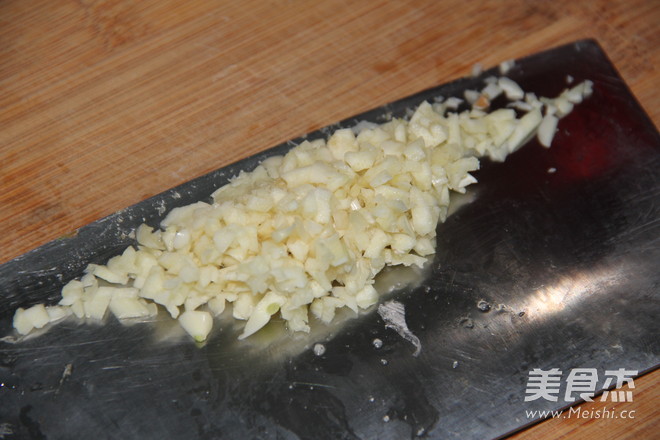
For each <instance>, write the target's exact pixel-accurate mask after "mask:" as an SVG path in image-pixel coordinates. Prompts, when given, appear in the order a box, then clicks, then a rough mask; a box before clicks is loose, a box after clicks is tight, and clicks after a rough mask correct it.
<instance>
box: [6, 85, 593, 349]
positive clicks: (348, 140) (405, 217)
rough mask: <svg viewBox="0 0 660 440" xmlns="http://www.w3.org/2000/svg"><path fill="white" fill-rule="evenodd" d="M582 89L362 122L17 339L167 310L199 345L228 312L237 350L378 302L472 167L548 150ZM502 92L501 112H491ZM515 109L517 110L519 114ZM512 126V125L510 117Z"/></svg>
mask: <svg viewBox="0 0 660 440" xmlns="http://www.w3.org/2000/svg"><path fill="white" fill-rule="evenodd" d="M591 89H592V83H591V82H590V81H585V82H582V83H580V84H577V85H575V86H574V87H572V88H569V89H566V90H565V91H564V92H563V93H561V94H560V96H559V97H557V98H554V99H548V98H537V97H536V96H535V95H534V94H531V93H524V92H523V90H522V89H521V88H520V87H519V86H518V84H516V83H515V82H514V81H512V80H511V79H509V78H507V77H499V78H496V77H490V78H488V79H486V81H485V87H484V88H483V90H480V91H477V90H468V91H466V93H465V99H466V100H467V102H468V104H470V107H471V109H470V110H465V111H463V112H461V113H457V112H456V109H457V108H458V105H459V104H460V103H462V102H463V100H462V99H457V98H450V99H447V100H444V101H442V100H439V102H435V103H429V102H423V103H422V104H421V105H420V106H419V107H418V108H417V109H416V110H415V111H414V114H412V116H411V117H410V118H409V120H404V119H392V120H391V121H389V122H387V123H384V124H380V125H376V124H370V123H363V124H359V126H358V127H355V128H354V129H340V130H337V131H335V132H334V133H333V134H332V136H330V137H329V138H328V139H327V141H325V140H315V141H312V142H307V141H305V142H303V143H302V144H300V145H298V146H296V147H294V148H293V149H291V150H290V151H289V152H288V153H286V154H285V155H284V156H275V157H270V158H268V159H266V160H264V161H263V162H262V163H261V164H260V165H259V166H257V168H256V169H254V170H253V171H250V172H242V173H240V175H238V176H236V177H235V178H234V179H233V180H232V181H231V182H230V183H229V184H227V185H226V186H223V187H222V188H220V189H218V190H217V191H216V192H215V193H213V203H212V204H208V203H203V202H197V203H194V204H192V205H189V206H184V207H180V208H175V209H173V210H172V211H171V212H170V213H169V214H168V215H167V217H166V218H165V220H163V221H162V223H161V224H160V227H161V229H158V230H154V229H152V228H151V227H149V226H147V225H144V224H143V225H141V226H140V227H139V228H138V229H137V230H136V231H135V235H136V239H137V243H138V244H137V246H135V247H133V246H131V247H128V248H126V250H125V251H124V252H123V254H121V255H118V256H115V257H113V258H111V259H110V260H109V261H108V262H107V264H106V265H96V264H90V265H88V266H87V268H86V270H85V275H84V276H82V277H81V278H80V279H78V280H73V281H70V282H69V283H68V284H66V285H65V286H64V288H63V289H62V299H61V301H60V302H59V305H56V306H44V305H43V304H40V305H36V306H33V307H31V308H28V309H23V308H20V309H18V310H17V311H16V314H15V315H14V327H15V328H16V330H17V331H18V333H20V334H22V335H26V334H28V333H30V332H31V331H32V330H33V329H34V328H42V327H44V326H45V325H47V324H48V323H50V322H54V321H58V320H60V319H63V318H65V317H66V316H68V315H70V314H73V315H75V316H77V317H78V318H88V319H94V320H102V319H103V318H104V317H105V316H106V314H107V311H108V310H110V312H111V313H112V314H113V315H114V316H116V317H117V318H118V319H120V320H123V319H134V318H149V317H152V316H155V315H156V314H157V311H158V306H157V305H160V306H162V307H163V308H164V309H165V310H167V312H168V313H169V314H170V315H171V317H172V318H174V319H178V321H179V323H180V324H181V326H182V327H183V329H185V331H186V332H188V333H189V334H190V335H191V336H192V337H193V338H194V339H195V340H197V341H203V340H205V339H206V338H207V336H208V334H209V332H210V331H211V328H212V326H213V321H214V316H217V315H219V314H220V313H222V312H223V311H224V310H225V307H226V305H227V303H229V304H231V313H232V314H233V316H234V318H236V319H239V320H244V321H246V323H245V327H244V329H243V333H242V334H241V335H240V338H241V339H242V338H245V337H248V336H250V335H252V334H253V333H255V332H256V331H258V330H259V329H260V328H262V327H263V326H264V325H266V324H267V323H268V322H269V321H270V319H271V317H272V316H273V315H275V314H277V313H279V315H280V316H281V318H282V319H283V320H284V321H285V322H286V325H287V327H288V328H289V329H290V330H291V331H304V332H306V331H309V330H310V328H309V324H308V322H309V314H310V312H311V313H312V314H313V315H314V316H316V317H317V318H318V319H319V320H321V321H323V322H325V323H329V322H330V321H331V320H332V319H333V317H334V315H335V311H336V310H337V309H338V308H342V307H348V308H349V309H351V310H353V311H355V312H356V313H357V312H358V310H359V309H366V308H368V307H370V306H372V305H374V304H375V303H377V302H378V300H379V296H378V293H377V292H376V290H375V289H374V287H373V283H374V277H375V276H376V274H378V273H379V272H380V271H381V269H383V267H385V266H386V265H401V264H402V265H406V266H409V265H417V266H422V265H423V264H424V263H425V261H426V259H427V257H428V256H429V255H431V254H433V253H434V250H435V231H436V226H437V223H438V221H444V220H445V218H446V216H447V207H448V205H449V194H450V191H456V192H459V193H463V192H465V188H466V186H468V185H470V184H472V183H475V182H476V179H475V178H474V177H473V176H472V175H471V174H470V172H472V171H474V170H477V169H478V168H479V160H478V158H479V157H484V156H487V157H489V158H491V159H492V160H496V161H502V160H504V159H505V157H506V156H507V155H508V154H510V153H512V152H514V151H516V150H517V149H518V148H520V147H521V146H522V145H523V144H524V143H525V142H527V141H528V140H529V139H530V138H532V137H533V136H535V135H536V136H538V139H539V142H540V143H541V144H542V145H544V146H549V145H550V143H551V141H552V138H553V136H554V133H555V131H556V127H557V122H558V119H559V118H560V117H562V116H564V115H566V114H568V113H569V112H570V111H571V110H572V108H573V105H574V104H577V103H580V102H581V101H582V100H583V99H584V98H585V97H587V96H589V95H590V94H591ZM503 93H504V94H505V95H506V97H507V98H508V100H509V101H510V103H509V105H508V106H507V107H506V108H502V109H499V110H495V111H492V112H489V111H488V109H489V106H490V102H491V101H492V100H493V99H494V98H496V97H497V96H498V95H501V94H503ZM514 108H515V109H516V110H517V112H516V111H514ZM519 115H521V116H519Z"/></svg>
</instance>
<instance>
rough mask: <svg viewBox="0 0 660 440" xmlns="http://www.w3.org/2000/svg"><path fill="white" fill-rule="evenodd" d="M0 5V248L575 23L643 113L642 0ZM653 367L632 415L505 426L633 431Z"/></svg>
mask: <svg viewBox="0 0 660 440" xmlns="http://www.w3.org/2000/svg"><path fill="white" fill-rule="evenodd" d="M0 20H1V21H2V26H0V42H1V44H0V188H1V189H2V190H1V191H0V225H1V226H2V234H0V263H2V262H6V261H8V260H10V259H12V258H14V257H16V256H18V255H20V254H22V253H24V252H26V251H28V250H30V249H33V248H35V247H37V246H39V245H41V244H43V243H46V242H48V241H50V240H53V239H55V238H57V237H59V236H62V235H66V234H69V233H71V232H73V231H75V229H76V228H78V227H80V226H83V225H85V224H87V223H89V222H91V221H93V220H96V219H98V218H101V217H104V216H106V215H108V214H110V213H113V212H115V211H117V210H119V209H122V208H124V207H126V206H129V205H132V204H134V203H136V202H138V201H140V200H143V199H145V198H147V197H149V196H152V195H154V194H157V193H159V192H161V191H163V190H165V189H168V188H170V187H173V186H175V185H177V184H179V183H182V182H185V181H187V180H190V179H192V178H194V177H196V176H199V175H202V174H204V173H206V172H208V171H210V170H213V169H216V168H219V167H222V166H223V165H227V164H229V163H231V162H234V161H236V160H238V159H240V158H243V157H247V156H249V155H251V154H253V153H255V152H257V151H261V150H264V149H266V148H267V147H269V146H272V145H275V144H277V143H279V142H282V141H285V140H287V139H290V138H294V137H296V136H299V135H301V134H303V133H306V132H309V131H313V130H314V129H317V128H319V127H322V126H325V125H327V124H329V123H332V122H335V121H337V120H340V119H343V118H345V117H348V116H350V115H353V114H357V113H359V112H361V111H364V110H367V109H370V108H373V107H376V106H379V105H382V104H385V103H387V102H391V101H394V100H396V99H399V98H402V97H404V96H407V95H410V94H412V93H414V92H417V91H420V90H422V89H425V88H428V87H431V86H434V85H437V84H440V83H444V82H447V81H449V80H452V79H455V78H458V77H460V76H464V75H467V74H469V73H470V71H471V69H472V67H473V66H474V65H475V64H476V63H481V64H482V65H483V66H485V67H490V66H493V65H496V64H498V63H500V62H502V61H504V60H507V59H511V58H517V57H521V56H524V55H528V54H531V53H534V52H537V51H540V50H544V49H548V48H550V47H554V46H557V45H559V44H562V43H566V42H570V41H574V40H577V39H580V38H595V39H597V40H598V42H599V43H600V44H601V45H602V47H603V48H604V50H605V51H606V52H607V53H608V55H609V56H610V57H611V59H612V61H613V63H614V65H615V66H616V67H617V68H618V69H619V71H620V73H621V75H622V77H623V78H624V80H626V82H627V83H628V85H629V86H630V88H631V90H632V92H633V93H634V94H635V95H636V97H637V98H638V99H639V101H640V102H641V104H642V106H643V107H644V108H645V109H646V111H647V112H648V114H649V115H650V117H651V119H652V120H653V121H654V122H655V124H656V126H658V121H660V99H659V98H660V96H659V95H660V92H658V87H657V77H658V76H657V73H656V66H657V65H658V61H659V59H660V50H659V49H657V48H658V47H660V32H659V31H658V26H657V23H659V22H660V5H659V4H658V3H657V2H654V1H643V0H636V1H625V2H624V1H614V2H612V1H605V0H600V1H592V2H574V1H573V2H571V1H555V2H535V1H508V0H507V1H498V2H486V1H482V2H478V1H475V2H465V1H454V0H446V1H443V2H437V1H417V2H412V1H411V2H403V1H401V2H386V1H358V2H350V3H349V2H341V1H285V0H277V1H243V2H240V3H239V2H228V1H218V2H210V1H182V0H167V1H151V0H147V1H92V0H83V1H79V2H73V1H31V2H24V1H5V2H2V3H0ZM659 380H660V379H659V374H658V373H657V372H656V373H655V374H652V375H647V376H645V377H643V378H642V379H639V380H638V381H636V383H637V384H638V388H641V389H643V390H646V391H644V392H639V393H637V394H636V398H637V400H636V402H635V403H634V404H635V405H638V406H636V408H637V414H638V418H637V419H636V420H635V423H634V424H632V423H630V421H629V420H627V421H621V420H600V421H594V420H583V421H579V420H576V419H574V420H570V421H563V420H558V421H548V422H545V423H542V424H540V425H539V426H538V427H536V428H532V430H533V431H531V432H525V433H522V434H520V435H521V436H522V437H526V436H527V437H528V438H539V436H541V435H546V436H547V438H556V437H557V436H558V434H559V433H566V435H579V436H580V437H586V436H589V435H592V436H593V438H596V437H598V438H603V436H605V437H607V436H615V435H623V436H625V435H629V436H639V435H640V434H642V435H643V433H644V432H650V429H651V428H650V427H651V426H652V423H653V422H654V420H655V419H656V418H657V416H658V410H657V402H658V393H659V391H658V390H659V386H658V381H659ZM640 391H641V390H640ZM548 427H550V428H548ZM544 430H545V431H544ZM576 430H577V431H576ZM645 430H649V431H645Z"/></svg>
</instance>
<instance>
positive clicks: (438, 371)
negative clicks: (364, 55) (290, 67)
mask: <svg viewBox="0 0 660 440" xmlns="http://www.w3.org/2000/svg"><path fill="white" fill-rule="evenodd" d="M489 73H492V72H486V73H485V74H484V75H488V74H489ZM567 74H570V75H572V76H573V77H574V78H575V80H576V81H581V80H582V79H587V78H588V79H591V80H592V81H594V83H595V92H594V95H593V96H592V97H591V98H590V99H588V100H587V101H586V102H585V103H583V104H581V105H580V106H578V107H577V108H576V109H575V111H574V112H573V113H572V114H571V115H569V116H568V117H566V118H565V119H563V120H562V121H561V123H560V129H559V132H558V134H557V136H556V139H555V143H554V146H553V148H551V149H549V150H546V149H543V148H541V147H540V146H539V145H538V144H536V142H532V143H530V145H528V146H526V147H525V148H523V149H522V150H520V151H519V152H517V153H516V154H514V155H513V156H511V157H510V158H509V159H508V160H507V162H506V163H504V164H486V165H485V166H484V167H483V169H482V170H481V171H480V172H479V173H478V178H479V180H480V183H479V184H478V185H477V186H476V187H475V191H474V192H473V193H472V197H471V198H470V200H471V201H470V203H467V204H465V205H463V206H462V207H461V208H460V209H459V210H458V211H457V212H456V213H455V214H453V215H452V216H451V217H450V218H449V219H448V221H447V222H446V223H444V224H441V225H439V226H438V236H439V239H438V249H437V254H436V255H435V258H434V260H433V262H432V264H430V266H429V267H428V268H427V269H426V270H425V271H419V272H414V271H413V272H410V271H408V272H406V271H403V272H401V271H392V272H389V273H387V274H386V275H385V276H384V277H382V279H380V280H379V286H380V288H381V289H387V288H388V286H392V285H399V286H400V285H402V284H405V283H406V282H411V284H410V285H408V286H407V287H401V288H399V289H398V290H395V291H394V292H392V293H390V294H389V296H387V297H388V298H396V299H397V300H399V301H401V302H402V303H403V304H405V306H406V319H407V322H408V325H409V327H410V329H411V330H412V331H413V333H414V334H415V335H417V336H418V337H419V339H420V341H421V344H422V351H421V354H420V355H419V356H418V357H413V356H412V352H413V347H412V346H411V345H410V344H409V343H408V342H407V341H405V340H403V339H402V338H401V337H399V336H398V335H397V334H396V333H395V332H394V331H392V330H388V329H386V328H385V327H384V323H383V321H382V320H381V318H380V317H379V316H378V315H377V314H376V313H375V311H370V312H369V313H365V314H364V315H363V316H360V317H359V318H353V317H347V318H346V319H343V320H341V322H339V323H338V324H336V325H334V326H332V327H329V328H323V327H322V326H316V327H315V332H314V333H312V335H310V336H304V337H296V338H290V337H288V336H287V335H286V334H285V333H282V332H281V331H280V330H281V329H279V328H278V327H277V323H276V325H275V326H273V328H271V329H270V331H266V332H263V333H264V334H262V335H258V336H257V337H255V338H251V339H250V340H248V341H246V342H242V343H239V342H237V341H236V336H237V334H238V332H239V330H240V329H239V328H238V327H237V326H235V325H234V324H232V323H231V322H230V321H229V320H223V322H222V323H220V324H219V325H216V330H215V331H214V333H213V334H212V336H211V339H210V341H209V342H208V343H207V344H206V345H205V346H203V347H196V346H195V345H194V344H192V343H191V342H189V341H188V340H187V339H186V338H181V337H180V335H179V334H177V332H176V326H173V325H172V324H171V323H170V322H169V321H168V320H167V319H165V318H163V319H160V318H159V319H158V320H156V322H151V323H137V324H134V325H131V326H126V325H121V324H119V323H117V322H116V321H114V320H109V321H108V322H107V323H106V325H103V326H99V325H89V324H81V323H78V322H76V321H67V322H65V323H63V324H60V325H57V326H55V327H54V328H52V329H51V330H50V331H48V332H47V333H45V334H43V335H41V336H39V337H37V338H33V339H30V340H27V341H23V342H21V343H19V344H12V343H9V342H0V384H1V385H0V428H1V429H2V431H1V432H2V438H7V439H10V438H33V439H42V438H48V439H67V438H95V439H106V438H108V439H114V438H117V439H128V438H140V439H149V438H168V439H215V438H227V439H236V438H260V439H337V438H343V439H373V438H379V439H401V438H414V437H418V436H421V437H425V438H434V439H435V438H438V439H439V438H462V439H465V438H478V439H483V438H496V437H499V436H502V435H505V434H506V433H509V432H511V431H514V430H516V429H519V428H520V427H522V426H524V425H526V424H529V423H531V422H533V420H531V419H527V417H526V416H525V410H533V409H556V408H559V407H561V406H563V405H565V403H563V402H561V399H560V401H559V402H557V403H554V402H549V401H546V400H543V399H540V400H536V401H534V402H524V401H523V399H524V396H525V385H526V378H527V375H528V372H529V370H530V369H532V368H543V369H549V368H560V369H563V370H564V371H567V370H569V369H571V368H575V367H591V368H597V369H598V371H600V372H603V371H604V370H605V369H617V368H622V367H623V368H627V369H632V370H639V371H640V373H641V372H643V371H647V370H650V369H654V368H655V367H656V366H657V365H658V363H659V358H660V357H659V356H658V353H659V348H660V347H659V344H658V339H657V335H658V333H659V330H660V329H659V326H658V320H657V317H658V316H659V315H660V304H659V301H658V285H659V282H660V276H659V275H658V271H657V268H658V267H659V266H660V247H659V245H658V238H659V237H660V223H658V218H660V196H659V194H660V175H659V171H658V170H660V142H659V140H660V139H659V136H658V132H657V130H656V128H655V127H654V126H653V124H652V123H651V122H650V120H649V119H648V118H647V117H646V115H645V114H644V112H643V111H642V109H641V108H640V107H639V105H638V104H637V103H636V101H635V99H634V98H633V97H632V96H631V94H630V92H629V91H628V89H627V88H626V86H625V84H624V83H623V81H622V80H621V79H620V78H619V76H618V75H617V73H616V72H615V70H614V69H613V67H612V66H611V65H610V63H609V62H608V60H607V59H606V57H605V55H604V54H603V53H602V52H601V50H600V48H599V47H598V46H597V45H596V44H595V43H594V42H591V41H582V42H577V43H575V44H573V45H569V46H565V47H562V48H558V49H555V50H552V51H549V52H545V53H542V54H538V55H534V56H532V57H529V58H526V59H524V60H521V61H519V62H518V65H517V67H516V68H514V70H513V71H512V72H510V74H509V75H510V76H511V77H512V78H514V79H515V80H517V81H518V82H519V83H520V84H521V85H522V86H523V88H525V90H530V91H534V92H536V93H537V94H539V95H549V96H553V95H556V94H557V93H559V92H560V91H561V90H562V89H563V88H564V87H565V77H566V75H567ZM482 79H483V76H482V78H477V79H473V78H468V79H463V80H460V81H457V82H454V83H451V84H448V85H445V86H441V87H439V88H437V89H434V90H429V91H425V92H422V93H420V94H418V95H415V96H412V97H410V98H408V99H405V100H402V101H400V102H397V103H393V104H391V105H388V106H386V107H383V108H379V109H376V110H374V111H372V112H369V113H367V114H365V115H360V116H358V117H357V118H351V119H349V120H346V121H343V122H342V123H341V124H339V125H342V126H347V125H352V124H354V123H355V121H356V120H362V119H366V120H376V121H377V120H380V119H381V118H382V117H383V115H386V114H389V113H393V114H395V115H402V114H404V113H405V109H406V108H410V107H411V106H414V105H416V104H418V103H419V102H420V101H421V100H423V99H430V98H431V97H433V96H437V95H444V96H461V95H462V91H463V90H464V89H466V88H471V87H477V84H481V80H482ZM334 127H336V126H334ZM327 132H328V130H322V131H321V132H317V133H314V134H312V135H310V136H313V137H315V136H320V135H323V133H327ZM298 141H299V140H298ZM290 146H291V143H289V144H286V145H281V146H279V147H276V148H275V149H273V150H269V151H267V152H265V153H263V154H262V155H259V156H257V157H253V158H250V159H248V160H245V161H242V162H239V163H237V164H234V165H232V166H229V167H227V168H225V169H222V170H219V171H217V172H215V173H211V174H210V175H208V176H204V177H202V178H200V179H198V180H196V181H193V182H190V183H187V184H184V185H182V186H181V187H178V188H175V189H173V190H171V191H169V192H166V193H164V194H161V195H159V196H156V197H154V198H153V199H150V200H147V201H144V202H142V203H140V204H138V205H136V206H134V207H131V208H128V209H126V210H124V211H122V212H120V213H117V214H115V215H113V216H111V217H109V218H107V219H104V220H101V221H99V222H97V223H94V224H92V225H90V226H88V227H86V228H83V229H81V230H80V231H79V233H78V235H77V236H76V237H73V238H69V239H64V240H60V241H57V242H54V243H51V244H48V245H46V246H44V247H42V248H39V249H37V250H35V251H33V252H31V253H28V254H26V255H25V256H23V257H21V258H18V259H16V260H14V261H11V262H9V263H7V264H5V265H3V266H2V267H0V291H1V292H2V293H1V296H0V334H1V335H8V334H11V329H10V327H11V317H12V314H13V311H14V310H15V309H16V307H18V306H26V305H30V304H33V303H35V302H43V301H50V302H54V301H57V298H58V290H59V288H60V286H61V285H62V283H63V282H66V281H67V280H68V279H70V278H72V277H74V276H78V275H80V272H81V270H82V268H83V267H84V266H85V265H86V264H87V263H88V262H90V261H92V262H103V261H105V259H107V258H108V257H109V256H110V255H112V254H114V253H116V252H117V251H118V250H121V249H123V248H124V247H125V246H126V245H128V244H130V243H131V240H130V238H129V237H128V233H129V232H130V231H131V229H132V228H134V227H135V226H137V225H138V224H139V223H141V222H142V221H147V222H148V223H150V224H152V225H156V224H157V223H158V221H159V219H160V218H162V217H163V214H164V210H165V209H167V210H169V209H170V208H172V207H174V206H176V205H182V204H187V203H190V202H192V201H194V200H197V199H203V198H206V197H208V195H209V194H210V193H211V192H212V190H213V189H214V188H216V187H218V186H219V185H222V184H223V183H225V182H226V180H227V178H229V177H231V176H232V175H234V174H235V173H236V172H237V170H240V169H250V168H252V167H254V166H255V165H256V164H257V163H258V162H259V161H260V160H261V159H262V158H263V157H265V156H268V155H271V154H275V153H281V152H283V151H285V150H286V149H288V148H290ZM550 168H556V172H554V173H549V172H548V169H550ZM177 193H178V195H180V196H181V197H180V198H178V195H177ZM480 300H485V301H487V302H488V304H490V305H491V308H490V309H489V310H487V311H482V310H480V309H479V308H478V307H477V304H478V302H479V301H480ZM498 305H503V307H501V306H500V307H498ZM161 316H162V315H161ZM376 338H378V339H381V340H382V342H383V345H382V347H381V348H376V347H375V346H374V344H373V340H374V339H376ZM317 342H322V343H323V344H324V346H325V348H326V351H325V354H323V355H321V356H317V355H315V354H314V353H313V350H311V347H312V346H313V345H314V344H315V343H317ZM599 385H600V384H599ZM562 390H563V389H562Z"/></svg>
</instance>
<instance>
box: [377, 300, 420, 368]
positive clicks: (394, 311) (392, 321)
mask: <svg viewBox="0 0 660 440" xmlns="http://www.w3.org/2000/svg"><path fill="white" fill-rule="evenodd" d="M378 314H379V315H380V317H381V318H383V321H385V328H391V329H393V330H395V331H396V332H397V333H398V334H399V335H400V336H401V337H402V338H404V339H405V340H407V341H409V342H410V343H412V344H413V345H414V346H415V352H414V353H413V356H415V357H417V356H419V353H420V352H421V351H422V343H421V342H420V341H419V338H418V337H417V336H415V335H414V334H413V333H412V332H411V331H410V330H409V329H408V325H407V324H406V309H405V306H404V305H403V304H401V303H400V302H398V301H388V302H386V303H384V304H381V305H379V306H378Z"/></svg>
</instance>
